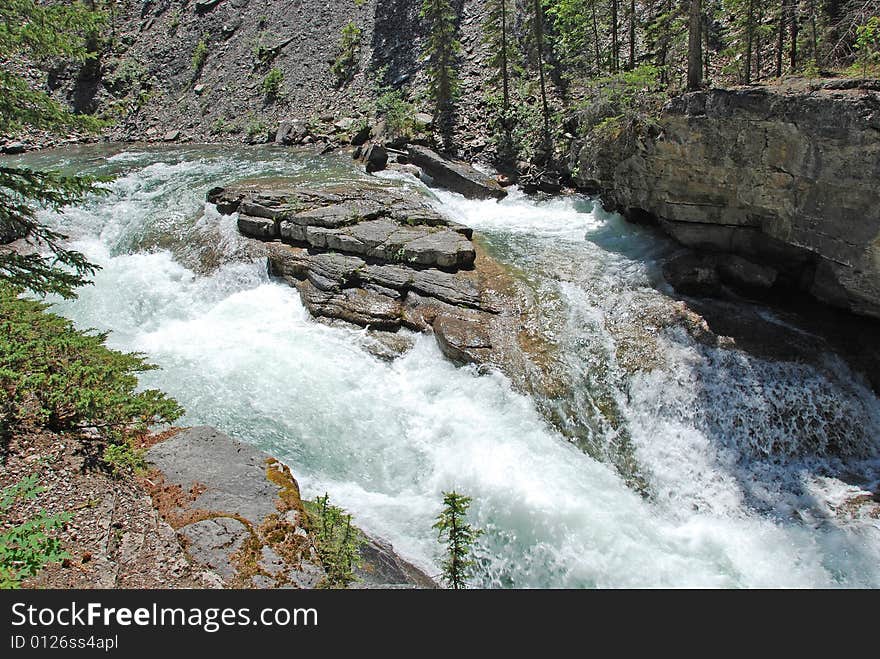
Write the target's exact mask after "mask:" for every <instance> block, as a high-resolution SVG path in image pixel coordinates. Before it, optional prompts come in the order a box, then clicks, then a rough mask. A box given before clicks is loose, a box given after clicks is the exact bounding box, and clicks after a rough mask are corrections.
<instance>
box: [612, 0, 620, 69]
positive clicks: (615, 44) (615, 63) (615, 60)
mask: <svg viewBox="0 0 880 659" xmlns="http://www.w3.org/2000/svg"><path fill="white" fill-rule="evenodd" d="M617 2H618V0H611V73H617V72H619V71H620V43H619V41H618V38H617Z"/></svg>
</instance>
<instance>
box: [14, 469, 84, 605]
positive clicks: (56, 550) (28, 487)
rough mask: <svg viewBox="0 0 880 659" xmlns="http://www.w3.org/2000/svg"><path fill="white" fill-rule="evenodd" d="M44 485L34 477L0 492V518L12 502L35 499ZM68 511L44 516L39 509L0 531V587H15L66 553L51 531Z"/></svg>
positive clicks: (64, 520) (60, 525)
mask: <svg viewBox="0 0 880 659" xmlns="http://www.w3.org/2000/svg"><path fill="white" fill-rule="evenodd" d="M44 490H45V488H43V487H39V486H38V485H37V477H36V476H28V477H27V478H24V479H23V480H21V481H20V482H19V483H17V484H15V485H12V486H10V487H7V488H4V489H3V490H2V491H0V517H2V518H4V519H6V518H8V513H9V510H10V509H11V508H12V506H13V504H14V503H15V502H16V501H24V500H29V499H34V498H36V497H37V496H38V495H39V494H40V493H41V492H43V491H44ZM69 519H70V514H69V513H60V514H58V515H47V514H46V513H45V512H44V511H40V512H39V513H38V514H37V515H36V516H35V517H33V518H31V519H29V520H27V521H26V522H23V523H22V524H18V525H16V526H12V527H11V528H8V529H5V530H3V531H2V532H0V589H10V588H18V587H19V586H20V585H21V582H22V581H23V580H24V579H27V578H28V577H32V576H34V575H35V574H37V573H38V572H39V571H40V570H42V569H43V567H44V566H45V565H46V564H48V563H55V562H57V561H60V560H62V559H64V558H68V557H69V554H67V552H65V551H63V550H62V548H61V543H60V541H59V540H58V539H57V538H55V537H52V535H51V534H52V531H54V530H56V529H59V528H61V527H62V526H64V524H65V522H67V521H68V520H69Z"/></svg>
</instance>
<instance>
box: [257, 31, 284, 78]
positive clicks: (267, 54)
mask: <svg viewBox="0 0 880 659" xmlns="http://www.w3.org/2000/svg"><path fill="white" fill-rule="evenodd" d="M268 39H269V37H268V35H267V34H266V33H265V32H260V34H259V36H258V37H257V41H256V43H255V44H254V46H253V48H252V49H251V53H252V54H253V56H254V68H259V69H263V68H264V67H267V66H269V64H271V63H272V60H274V59H275V57H277V55H278V50H277V49H276V48H273V47H270V46H267V45H266V41H267V40H268Z"/></svg>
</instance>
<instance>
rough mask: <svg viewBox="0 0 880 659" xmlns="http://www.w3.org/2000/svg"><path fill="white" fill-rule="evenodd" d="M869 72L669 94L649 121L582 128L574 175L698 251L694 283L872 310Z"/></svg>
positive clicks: (679, 274)
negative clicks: (801, 294)
mask: <svg viewBox="0 0 880 659" xmlns="http://www.w3.org/2000/svg"><path fill="white" fill-rule="evenodd" d="M878 90H880V83H878V82H877V81H858V80H829V81H824V82H821V81H820V82H816V83H809V82H807V81H800V82H799V83H797V84H788V85H784V86H780V87H778V88H774V87H767V86H761V87H746V88H735V89H712V90H710V91H707V92H696V93H693V94H686V95H684V96H681V97H677V98H675V99H673V100H672V101H670V102H669V103H668V104H667V105H666V107H665V108H664V110H663V113H662V115H661V117H660V118H659V121H658V123H657V124H656V125H655V126H651V127H648V128H645V127H644V126H640V125H637V124H632V125H623V126H618V128H617V129H615V130H608V129H607V126H606V129H604V130H594V131H593V132H592V133H590V136H589V137H588V139H587V140H586V141H584V142H581V143H579V144H578V145H577V146H576V147H575V149H574V160H573V164H574V165H575V167H576V171H577V176H576V180H577V183H578V184H579V185H580V186H582V187H584V188H586V189H590V190H593V191H596V192H601V193H602V195H603V198H604V199H605V201H606V202H607V203H608V204H609V205H610V206H612V207H613V208H615V209H617V210H619V211H621V212H622V213H624V214H625V215H626V216H627V217H629V218H630V219H632V220H635V221H639V222H657V223H659V225H660V226H661V227H662V228H663V229H664V230H665V231H666V232H667V233H669V234H670V235H671V236H673V237H674V238H675V239H676V240H678V241H679V242H681V243H682V244H684V245H686V246H689V247H692V248H694V249H696V250H698V251H700V252H701V253H704V254H705V253H709V254H712V256H710V257H704V258H698V259H691V260H690V261H687V262H680V263H678V264H674V265H673V266H672V267H670V268H669V269H667V276H668V278H669V279H670V280H671V281H672V283H674V284H677V285H679V286H681V287H682V288H687V287H689V286H690V287H693V285H695V284H696V285H697V286H698V287H700V288H701V289H702V290H703V292H709V291H711V290H712V289H717V288H718V287H719V286H721V285H724V284H727V285H732V286H738V287H745V288H752V289H765V290H766V289H771V288H773V287H777V288H788V289H796V290H801V291H805V292H808V293H809V294H810V295H812V296H814V297H815V298H817V299H819V300H821V301H823V302H825V303H828V304H831V305H833V306H837V307H840V308H843V309H846V310H848V311H851V312H853V313H856V314H859V315H865V316H871V317H874V318H878V317H880V203H878V201H880V198H878V194H877V189H876V181H878V180H880V92H878Z"/></svg>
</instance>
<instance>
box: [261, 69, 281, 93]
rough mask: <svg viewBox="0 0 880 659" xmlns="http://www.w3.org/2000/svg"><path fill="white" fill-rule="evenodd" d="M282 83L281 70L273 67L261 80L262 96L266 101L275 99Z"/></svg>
mask: <svg viewBox="0 0 880 659" xmlns="http://www.w3.org/2000/svg"><path fill="white" fill-rule="evenodd" d="M283 81H284V74H283V73H282V72H281V69H279V68H277V67H275V68H273V69H272V70H271V71H269V73H267V74H266V77H265V78H263V94H265V96H266V98H267V99H274V98H277V96H278V92H279V91H281V83H282V82H283Z"/></svg>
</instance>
